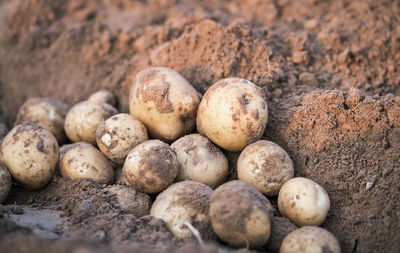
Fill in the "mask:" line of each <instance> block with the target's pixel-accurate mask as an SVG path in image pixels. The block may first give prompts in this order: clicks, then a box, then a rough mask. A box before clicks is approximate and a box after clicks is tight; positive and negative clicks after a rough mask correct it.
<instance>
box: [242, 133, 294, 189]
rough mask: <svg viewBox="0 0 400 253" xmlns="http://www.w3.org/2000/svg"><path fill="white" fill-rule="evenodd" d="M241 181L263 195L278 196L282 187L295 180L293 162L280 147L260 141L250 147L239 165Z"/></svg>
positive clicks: (243, 154)
mask: <svg viewBox="0 0 400 253" xmlns="http://www.w3.org/2000/svg"><path fill="white" fill-rule="evenodd" d="M237 173H238V177H239V179H240V180H242V181H245V182H247V183H249V184H251V185H252V186H254V187H255V188H256V189H257V190H259V191H260V192H261V193H262V194H265V195H267V196H275V195H278V193H279V190H280V189H281V187H282V185H283V184H284V183H285V182H286V181H288V180H289V179H291V178H293V176H294V170H293V162H292V159H290V157H289V155H288V154H287V153H286V151H285V150H284V149H282V148H281V147H280V146H279V145H277V144H275V143H273V142H271V141H265V140H260V141H257V142H255V143H253V144H250V145H248V146H247V147H246V148H245V149H244V150H243V151H242V153H241V154H240V156H239V160H238V163H237Z"/></svg>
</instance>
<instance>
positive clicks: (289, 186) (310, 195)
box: [278, 177, 330, 226]
mask: <svg viewBox="0 0 400 253" xmlns="http://www.w3.org/2000/svg"><path fill="white" fill-rule="evenodd" d="M278 207H279V211H280V212H281V214H282V215H284V216H286V217H288V218H289V219H290V220H291V221H292V222H293V223H295V224H296V225H298V226H319V225H321V224H322V223H323V222H324V220H325V218H326V216H327V214H328V211H329V208H330V201H329V196H328V193H327V192H326V191H325V189H324V188H322V186H320V185H319V184H317V183H316V182H314V181H312V180H311V179H308V178H304V177H296V178H292V179H290V180H288V181H287V182H286V183H285V184H284V185H283V186H282V188H281V190H280V191H279V195H278Z"/></svg>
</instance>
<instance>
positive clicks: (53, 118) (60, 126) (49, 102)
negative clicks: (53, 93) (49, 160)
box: [15, 98, 69, 145]
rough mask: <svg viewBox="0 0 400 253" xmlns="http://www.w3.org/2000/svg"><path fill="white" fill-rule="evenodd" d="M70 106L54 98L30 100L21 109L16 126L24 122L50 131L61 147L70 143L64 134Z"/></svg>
mask: <svg viewBox="0 0 400 253" xmlns="http://www.w3.org/2000/svg"><path fill="white" fill-rule="evenodd" d="M68 109H69V106H68V105H67V104H65V103H63V102H61V101H58V100H56V99H52V98H30V99H28V100H27V101H26V102H25V103H24V104H23V105H22V106H21V108H20V109H19V111H18V115H17V120H16V122H15V124H16V125H18V124H21V123H22V122H24V121H32V122H33V123H35V124H37V125H39V126H41V127H43V128H44V129H46V130H48V131H50V132H51V133H52V134H53V135H54V137H56V139H57V141H58V143H59V144H60V145H61V144H63V143H65V142H67V141H68V138H67V136H66V135H65V132H64V120H65V115H67V112H68Z"/></svg>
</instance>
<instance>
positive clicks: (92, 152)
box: [60, 142, 114, 184]
mask: <svg viewBox="0 0 400 253" xmlns="http://www.w3.org/2000/svg"><path fill="white" fill-rule="evenodd" d="M60 173H61V176H63V177H68V178H71V179H78V178H88V179H92V180H93V181H95V182H97V183H101V184H112V183H113V182H114V169H113V167H112V166H111V165H110V163H109V162H108V160H107V158H106V157H105V156H104V155H103V154H102V153H101V152H100V151H99V150H98V149H96V148H95V147H93V146H92V145H91V144H89V143H86V142H78V143H74V144H73V146H70V147H69V148H68V150H67V151H66V152H65V154H64V156H63V158H62V159H61V161H60Z"/></svg>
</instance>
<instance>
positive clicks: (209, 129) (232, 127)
mask: <svg viewBox="0 0 400 253" xmlns="http://www.w3.org/2000/svg"><path fill="white" fill-rule="evenodd" d="M263 96H264V94H263V92H262V90H261V88H259V87H257V86H256V85H255V84H254V83H252V82H250V81H247V80H245V79H241V78H227V79H223V80H220V81H218V82H217V83H215V84H213V85H212V86H211V87H210V88H209V89H208V90H207V92H206V93H205V94H204V97H203V99H202V100H201V102H200V105H199V109H198V112H197V130H198V131H199V133H201V134H203V135H206V136H207V137H208V138H209V139H210V140H211V141H213V142H214V143H215V144H217V145H218V146H220V147H221V148H224V149H226V150H229V151H234V152H237V151H241V150H242V149H243V148H244V147H245V146H247V145H248V144H251V143H253V142H255V141H257V140H258V139H260V138H261V136H262V135H263V133H264V130H265V127H266V125H267V119H268V106H267V102H266V100H265V98H264V97H263Z"/></svg>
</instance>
